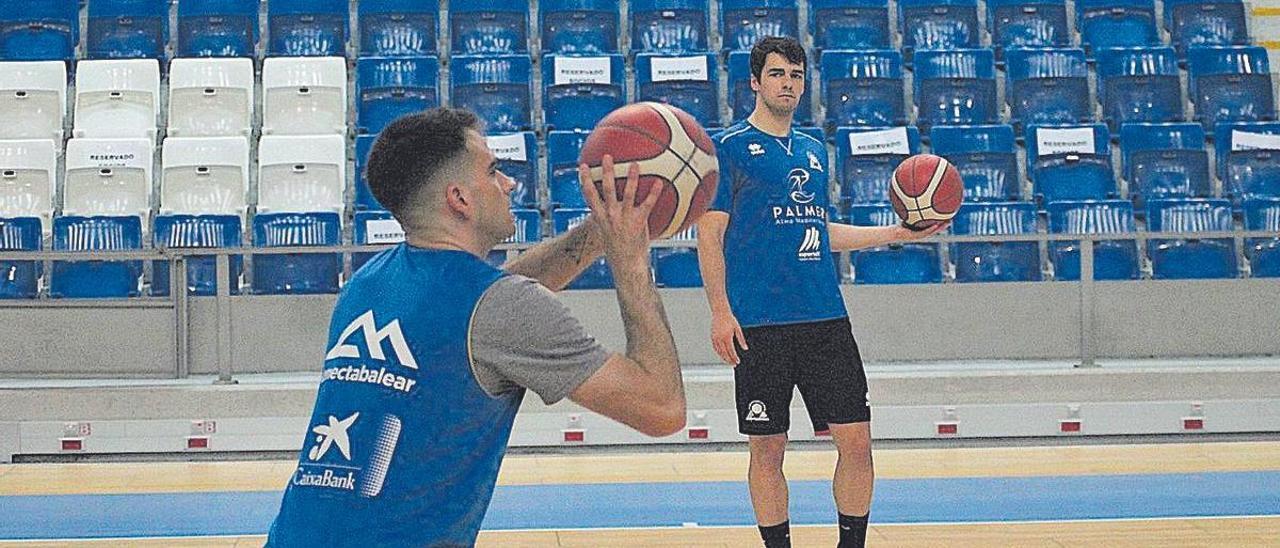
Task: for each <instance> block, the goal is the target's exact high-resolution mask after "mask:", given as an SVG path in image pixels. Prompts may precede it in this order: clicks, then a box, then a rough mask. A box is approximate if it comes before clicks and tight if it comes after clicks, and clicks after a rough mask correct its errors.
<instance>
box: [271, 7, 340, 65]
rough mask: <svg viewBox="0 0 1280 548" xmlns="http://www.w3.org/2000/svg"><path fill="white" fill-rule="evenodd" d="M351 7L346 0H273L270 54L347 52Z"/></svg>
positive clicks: (320, 55)
mask: <svg viewBox="0 0 1280 548" xmlns="http://www.w3.org/2000/svg"><path fill="white" fill-rule="evenodd" d="M348 10H349V6H348V4H347V1H346V0H271V2H269V3H267V34H268V38H269V40H270V42H268V44H269V45H268V47H267V55H273V56H286V57H298V56H309V57H342V56H344V55H346V51H347V23H348V19H349V18H350V12H349V11H348Z"/></svg>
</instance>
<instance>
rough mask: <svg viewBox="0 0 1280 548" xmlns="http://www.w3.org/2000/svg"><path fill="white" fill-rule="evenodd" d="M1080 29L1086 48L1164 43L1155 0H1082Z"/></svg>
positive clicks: (1078, 4)
mask: <svg viewBox="0 0 1280 548" xmlns="http://www.w3.org/2000/svg"><path fill="white" fill-rule="evenodd" d="M1076 30H1078V31H1080V43H1081V45H1082V46H1084V49H1085V51H1090V52H1091V51H1092V50H1094V49H1098V48H1122V47H1137V46H1158V45H1160V31H1159V30H1158V29H1157V28H1156V5H1155V1H1154V0H1079V1H1078V2H1076Z"/></svg>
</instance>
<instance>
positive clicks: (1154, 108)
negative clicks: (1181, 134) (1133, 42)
mask: <svg viewBox="0 0 1280 548" xmlns="http://www.w3.org/2000/svg"><path fill="white" fill-rule="evenodd" d="M1094 53H1095V54H1096V56H1097V59H1098V64H1097V71H1098V100H1099V102H1101V103H1102V117H1103V119H1105V120H1106V121H1107V123H1108V124H1109V125H1110V127H1111V130H1112V131H1118V130H1119V129H1120V126H1121V125H1122V124H1127V123H1129V122H1176V121H1179V120H1182V119H1183V115H1182V84H1181V83H1180V82H1179V80H1178V60H1177V56H1176V55H1175V54H1174V51H1173V48H1169V47H1153V48H1113V49H1099V50H1096V51H1095V52H1094Z"/></svg>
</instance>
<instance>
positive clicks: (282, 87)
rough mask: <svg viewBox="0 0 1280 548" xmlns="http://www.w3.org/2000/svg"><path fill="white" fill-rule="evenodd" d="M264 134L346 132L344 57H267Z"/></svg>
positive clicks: (264, 76)
mask: <svg viewBox="0 0 1280 548" xmlns="http://www.w3.org/2000/svg"><path fill="white" fill-rule="evenodd" d="M262 94H263V100H262V133H263V134H265V135H269V134H280V135H318V134H338V135H342V134H345V133H346V132H347V62H346V59H343V58H341V57H268V58H267V59H266V61H264V62H263V65H262Z"/></svg>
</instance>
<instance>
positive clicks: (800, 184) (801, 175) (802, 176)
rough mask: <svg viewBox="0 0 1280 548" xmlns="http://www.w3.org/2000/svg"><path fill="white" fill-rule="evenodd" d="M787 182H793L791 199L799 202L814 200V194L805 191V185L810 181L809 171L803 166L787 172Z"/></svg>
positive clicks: (804, 202)
mask: <svg viewBox="0 0 1280 548" xmlns="http://www.w3.org/2000/svg"><path fill="white" fill-rule="evenodd" d="M787 182H788V183H791V201H793V202H795V203H797V204H807V203H809V202H812V201H813V198H814V194H813V193H812V192H805V191H804V185H805V184H806V183H808V182H809V172H808V171H805V170H803V169H801V168H795V169H793V170H791V173H788V174H787Z"/></svg>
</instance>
